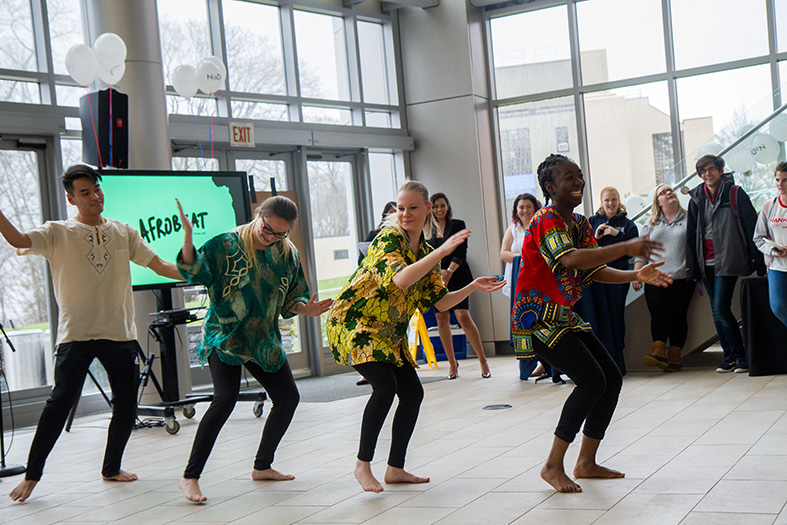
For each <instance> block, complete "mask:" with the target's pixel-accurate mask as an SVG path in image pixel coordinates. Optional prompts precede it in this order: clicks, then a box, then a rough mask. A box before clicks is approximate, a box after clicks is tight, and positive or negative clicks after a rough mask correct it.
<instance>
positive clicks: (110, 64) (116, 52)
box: [93, 33, 126, 71]
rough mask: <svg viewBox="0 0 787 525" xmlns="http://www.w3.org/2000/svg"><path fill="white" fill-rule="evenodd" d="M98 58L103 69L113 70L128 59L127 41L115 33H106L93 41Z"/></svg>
mask: <svg viewBox="0 0 787 525" xmlns="http://www.w3.org/2000/svg"><path fill="white" fill-rule="evenodd" d="M93 49H94V50H95V51H96V59H97V60H98V64H99V65H100V66H101V67H102V69H104V70H106V71H112V68H114V67H115V66H119V65H120V64H122V63H123V62H125V61H126V43H125V42H123V39H122V38H120V37H119V36H117V35H116V34H115V33H104V34H103V35H100V36H99V37H98V38H96V41H95V42H94V43H93Z"/></svg>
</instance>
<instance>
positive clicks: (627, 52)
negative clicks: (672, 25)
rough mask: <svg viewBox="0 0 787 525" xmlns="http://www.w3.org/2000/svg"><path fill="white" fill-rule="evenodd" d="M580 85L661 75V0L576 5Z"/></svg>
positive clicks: (598, 0) (601, 0)
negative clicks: (635, 6)
mask: <svg viewBox="0 0 787 525" xmlns="http://www.w3.org/2000/svg"><path fill="white" fill-rule="evenodd" d="M577 19H578V24H579V48H580V61H581V64H582V83H583V84H585V85H589V84H595V83H599V82H605V81H607V80H620V79H623V78H632V77H639V76H645V75H650V74H654V73H663V72H664V71H666V68H667V66H666V61H665V60H664V43H663V42H664V31H663V24H662V16H661V0H638V1H637V8H636V9H631V2H630V0H593V1H587V2H579V3H578V4H577Z"/></svg>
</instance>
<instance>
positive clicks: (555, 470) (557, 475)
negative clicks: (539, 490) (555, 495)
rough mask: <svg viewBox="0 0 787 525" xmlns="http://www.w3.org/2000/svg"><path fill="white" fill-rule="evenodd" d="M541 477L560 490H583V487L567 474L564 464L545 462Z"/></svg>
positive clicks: (565, 491)
mask: <svg viewBox="0 0 787 525" xmlns="http://www.w3.org/2000/svg"><path fill="white" fill-rule="evenodd" d="M541 479H543V480H544V481H546V482H547V483H549V484H550V485H552V488H553V489H555V490H556V491H558V492H564V493H567V492H582V487H580V486H579V484H577V483H576V482H575V481H574V480H572V479H571V478H569V477H568V476H566V473H565V471H564V470H563V468H562V466H561V467H555V466H551V465H549V463H547V464H545V465H544V468H542V469H541Z"/></svg>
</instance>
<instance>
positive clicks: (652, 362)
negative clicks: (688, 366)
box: [642, 341, 667, 370]
mask: <svg viewBox="0 0 787 525" xmlns="http://www.w3.org/2000/svg"><path fill="white" fill-rule="evenodd" d="M642 362H643V363H645V364H646V365H648V366H657V367H659V368H661V369H662V370H665V369H666V368H667V343H665V342H664V341H653V350H652V351H651V353H650V355H644V356H642Z"/></svg>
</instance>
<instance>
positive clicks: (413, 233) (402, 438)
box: [327, 181, 504, 492]
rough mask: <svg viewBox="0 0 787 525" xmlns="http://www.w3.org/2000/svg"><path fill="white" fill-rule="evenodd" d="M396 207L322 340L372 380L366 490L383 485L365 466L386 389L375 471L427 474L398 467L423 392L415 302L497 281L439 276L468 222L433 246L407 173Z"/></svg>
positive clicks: (363, 447) (392, 477) (426, 207)
mask: <svg viewBox="0 0 787 525" xmlns="http://www.w3.org/2000/svg"><path fill="white" fill-rule="evenodd" d="M396 208H397V209H396V216H395V219H392V220H391V222H390V223H389V227H388V228H386V229H383V230H382V231H381V232H380V233H379V234H378V235H377V237H375V239H374V241H373V242H372V244H371V246H370V247H369V251H368V252H367V254H366V257H365V258H364V260H363V264H362V265H361V266H360V267H359V268H358V269H357V270H356V271H355V273H354V274H353V275H352V276H351V277H350V280H349V282H348V283H347V284H346V285H345V286H344V288H343V289H342V291H341V292H340V293H339V295H338V296H337V298H336V300H335V302H334V304H333V307H332V308H331V310H330V312H329V317H328V328H327V329H328V341H329V344H330V346H331V351H332V352H333V357H334V359H335V360H336V361H337V362H338V363H341V364H346V365H351V366H352V367H353V368H355V369H356V370H357V371H358V372H359V373H360V374H361V375H363V376H364V377H365V378H366V379H368V380H369V383H370V384H371V385H372V395H371V397H370V398H369V402H368V403H367V404H366V409H365V410H364V414H363V422H362V424H361V442H360V446H359V450H358V461H357V462H356V465H355V478H356V479H357V480H358V482H359V483H360V484H361V486H362V487H363V489H364V490H366V491H370V492H381V491H382V490H383V487H382V485H381V484H380V482H379V481H377V479H376V478H375V477H374V475H373V474H372V468H371V461H372V458H373V457H374V449H375V446H376V445H377V437H378V436H379V434H380V429H381V428H382V426H383V422H384V421H385V418H386V416H387V415H388V411H389V410H390V409H391V405H392V404H393V399H394V396H398V397H399V406H398V408H397V409H396V414H395V415H394V420H393V425H392V436H391V451H390V453H389V455H388V468H387V469H386V471H385V477H384V478H383V479H384V480H385V482H386V483H426V482H428V481H429V478H424V477H419V476H415V475H413V474H410V473H409V472H405V470H404V456H405V453H406V452H407V444H408V443H409V441H410V437H411V436H412V434H413V429H414V428H415V422H416V420H417V418H418V411H419V409H420V406H421V401H422V400H423V396H424V390H423V387H422V386H421V381H420V380H419V379H418V374H417V373H416V372H415V369H416V368H417V367H418V365H416V364H415V361H414V360H413V358H412V356H411V355H410V353H409V352H408V351H407V340H406V335H407V325H408V323H409V321H410V318H411V317H412V315H413V314H414V313H415V310H416V308H417V309H419V310H421V311H425V310H427V309H429V307H431V306H432V305H436V306H437V307H438V308H439V309H441V310H445V309H448V308H450V307H451V306H453V305H455V304H456V303H458V302H459V301H461V300H462V299H464V298H465V297H467V296H468V295H470V294H471V293H472V292H473V291H475V290H483V291H486V292H492V291H494V290H498V289H500V288H502V287H503V284H504V282H500V283H498V282H496V278H495V277H479V278H478V279H476V280H475V281H473V282H472V283H470V284H469V285H467V286H465V287H464V288H462V289H461V290H457V291H455V292H450V293H449V292H448V290H447V289H446V288H445V285H444V284H443V279H442V278H441V277H440V266H439V264H440V261H441V259H442V258H443V257H445V256H446V255H448V254H450V253H451V252H453V251H454V250H455V249H456V247H457V246H458V245H460V244H462V243H463V242H464V241H465V240H466V239H467V238H468V237H469V236H470V230H462V231H460V232H457V233H456V234H455V235H452V236H451V237H449V238H448V240H446V241H445V243H443V245H442V246H441V247H440V248H438V249H436V250H433V249H432V248H431V247H430V246H429V245H428V244H427V243H426V242H425V239H424V230H425V227H426V226H427V221H430V219H431V211H432V203H431V202H429V192H428V191H427V189H426V187H425V186H424V185H423V184H421V183H420V182H415V181H411V182H408V183H406V184H405V185H403V186H402V187H401V188H400V189H399V194H398V196H397V206H396ZM392 217H393V215H392ZM428 225H429V226H431V222H430V223H429V224H428Z"/></svg>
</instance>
